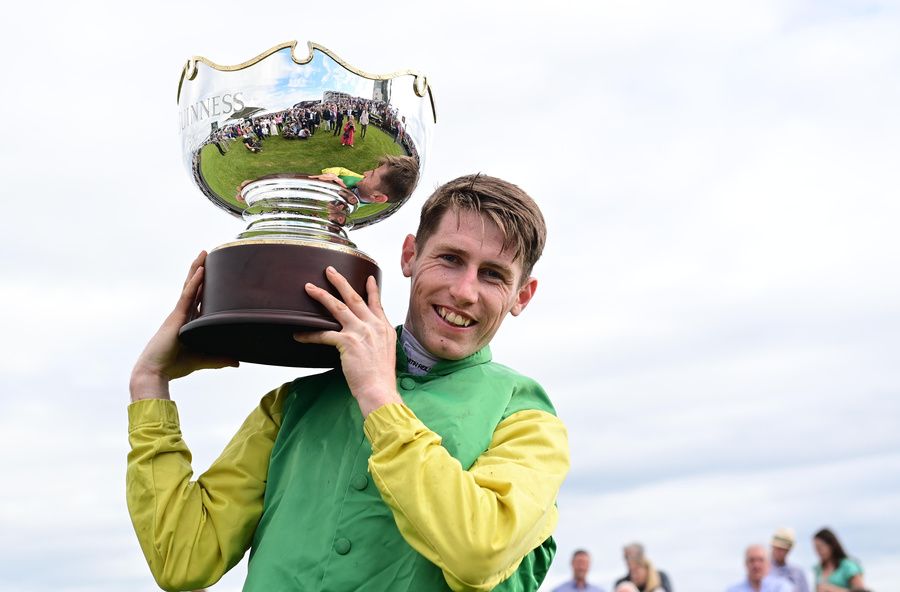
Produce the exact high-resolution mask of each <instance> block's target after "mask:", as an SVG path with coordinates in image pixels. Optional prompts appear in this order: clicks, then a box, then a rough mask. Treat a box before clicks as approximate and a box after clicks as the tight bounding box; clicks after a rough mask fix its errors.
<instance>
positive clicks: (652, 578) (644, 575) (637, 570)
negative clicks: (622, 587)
mask: <svg viewBox="0 0 900 592" xmlns="http://www.w3.org/2000/svg"><path fill="white" fill-rule="evenodd" d="M628 568H629V569H628V571H629V574H630V579H631V582H632V583H633V584H634V586H635V587H636V588H637V589H638V590H639V592H667V590H666V589H665V588H663V585H662V579H661V578H660V577H659V572H658V571H656V568H655V567H653V563H651V562H650V560H649V559H647V558H646V557H642V558H640V559H638V560H637V561H635V562H634V563H629V566H628Z"/></svg>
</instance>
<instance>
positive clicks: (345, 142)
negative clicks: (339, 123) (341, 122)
mask: <svg viewBox="0 0 900 592" xmlns="http://www.w3.org/2000/svg"><path fill="white" fill-rule="evenodd" d="M354 133H356V126H354V125H353V117H352V116H350V117H348V118H347V125H345V126H344V133H343V134H342V135H341V146H353V135H354Z"/></svg>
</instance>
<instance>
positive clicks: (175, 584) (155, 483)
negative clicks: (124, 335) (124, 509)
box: [125, 385, 288, 590]
mask: <svg viewBox="0 0 900 592" xmlns="http://www.w3.org/2000/svg"><path fill="white" fill-rule="evenodd" d="M287 386H288V385H285V386H282V387H281V388H278V389H276V390H274V391H272V392H270V393H269V394H267V395H266V396H265V397H264V398H263V400H262V402H261V403H260V405H259V407H257V408H256V409H255V410H254V411H253V412H252V413H251V414H250V415H249V416H248V417H247V419H246V420H245V421H244V423H243V425H242V426H241V428H240V430H238V432H237V434H235V436H234V438H232V440H231V442H230V443H229V444H228V446H227V447H226V448H225V450H223V451H222V454H221V455H220V456H219V458H218V459H216V461H215V462H214V463H213V464H212V466H210V468H209V470H208V471H206V472H205V473H203V474H202V475H201V476H200V477H199V478H198V479H197V480H196V481H191V476H192V475H193V469H192V468H191V453H190V451H189V450H188V448H187V445H186V444H185V442H184V440H183V439H182V437H181V429H180V427H179V422H178V410H177V408H176V407H175V403H174V402H173V401H167V400H161V399H151V400H144V401H137V402H135V403H132V404H131V405H130V406H129V407H128V429H129V434H128V440H129V442H130V444H131V452H130V453H129V455H128V469H127V472H126V477H125V489H126V498H127V501H128V512H129V514H131V521H132V523H133V524H134V530H135V532H136V533H137V536H138V540H139V541H140V544H141V549H142V550H143V551H144V556H145V557H146V558H147V563H148V564H149V565H150V571H151V572H152V573H153V577H154V578H155V579H156V582H157V583H158V584H159V586H160V587H161V588H163V589H164V590H189V589H190V590H192V589H195V588H202V587H204V586H209V585H211V584H213V583H215V582H217V581H218V580H219V578H221V577H222V575H223V574H224V573H225V572H226V571H228V570H229V569H231V568H232V567H233V566H234V565H235V564H236V563H237V562H238V561H240V559H241V557H243V555H244V552H246V550H247V548H248V547H249V546H250V542H251V540H252V538H253V532H254V530H255V529H256V525H257V523H258V522H259V518H260V515H261V514H262V507H263V496H264V494H265V489H266V477H267V474H268V470H269V456H270V454H271V451H272V446H273V444H274V442H275V436H276V435H277V434H278V428H279V427H280V425H281V413H282V405H283V398H284V395H285V394H286V393H287V392H288V389H287Z"/></svg>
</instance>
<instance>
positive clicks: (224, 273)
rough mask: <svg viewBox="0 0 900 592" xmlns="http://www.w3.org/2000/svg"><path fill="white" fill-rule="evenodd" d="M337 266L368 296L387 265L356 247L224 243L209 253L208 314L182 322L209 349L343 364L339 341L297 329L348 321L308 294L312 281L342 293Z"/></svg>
mask: <svg viewBox="0 0 900 592" xmlns="http://www.w3.org/2000/svg"><path fill="white" fill-rule="evenodd" d="M329 265H331V266H333V267H334V268H335V269H337V270H338V271H339V272H340V273H341V274H343V275H344V277H346V278H347V281H349V282H350V285H351V286H353V287H354V289H355V290H356V291H357V292H358V293H359V294H360V295H362V297H363V298H365V297H366V279H367V278H368V277H369V276H370V275H374V276H375V279H376V280H379V281H380V279H381V271H380V270H379V269H378V266H377V265H375V263H374V262H372V260H370V259H369V258H367V257H366V256H364V255H362V254H354V253H352V252H351V251H349V250H348V251H339V250H335V249H329V248H325V247H320V246H313V245H306V244H300V243H289V242H283V243H278V242H265V241H259V242H248V243H235V244H232V245H226V246H223V247H219V248H218V249H216V250H214V251H213V252H211V253H210V254H209V255H208V256H207V258H206V270H205V274H204V278H203V301H202V303H201V306H200V314H199V315H198V316H197V317H196V318H194V319H193V320H191V321H190V322H189V323H187V324H186V325H185V326H184V327H182V328H181V332H180V334H179V336H180V337H181V341H182V342H183V343H184V344H185V345H187V346H188V347H189V348H191V349H193V350H195V351H200V352H203V353H207V354H212V355H217V356H227V357H230V358H234V359H237V360H240V361H242V362H254V363H257V364H270V365H273V366H299V367H302V368H334V367H337V366H338V365H339V364H340V358H339V356H338V353H337V350H336V349H335V348H334V347H331V346H321V345H306V344H302V343H298V342H296V341H294V338H293V334H294V333H295V332H297V331H320V330H323V329H328V330H335V331H340V329H341V326H340V324H339V323H338V322H337V321H335V320H334V318H332V316H331V315H330V314H329V313H328V311H326V310H325V308H324V307H323V306H322V305H320V304H319V303H318V302H316V301H314V300H312V299H311V298H310V297H309V296H307V294H306V289H305V288H304V285H305V284H306V283H307V282H312V283H313V284H316V285H317V286H319V287H321V288H325V289H327V290H328V291H329V292H331V293H332V294H334V295H335V296H336V297H338V298H340V296H339V295H338V293H337V290H335V289H334V287H333V286H332V285H331V283H330V282H329V281H328V280H327V279H326V278H325V268H326V267H327V266H329Z"/></svg>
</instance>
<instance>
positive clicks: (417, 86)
mask: <svg viewBox="0 0 900 592" xmlns="http://www.w3.org/2000/svg"><path fill="white" fill-rule="evenodd" d="M298 43H299V42H298V41H296V40H294V41H285V42H284V43H279V44H278V45H276V46H274V47H272V48H270V49H267V50H266V51H264V52H262V53H261V54H259V55H257V56H255V57H253V58H250V59H249V60H247V61H246V62H241V63H240V64H237V65H234V66H223V65H222V64H217V63H215V62H213V61H212V60H210V59H207V58H205V57H203V56H191V57H190V58H188V60H187V62H186V63H185V65H184V68H182V70H181V78H180V79H179V80H178V93H177V95H176V97H175V102H176V104H177V103H178V102H179V101H180V100H181V89H182V87H183V86H184V81H185V80H194V78H196V77H197V73H198V70H197V64H198V63H203V64H206V65H207V66H209V67H210V68H213V69H214V70H219V71H220V72H236V71H238V70H243V69H245V68H249V67H250V66H253V65H254V64H257V63H259V62H261V61H262V60H264V59H266V58H267V57H269V56H270V55H272V54H274V53H276V52H278V51H281V50H282V49H287V48H290V49H291V59H292V60H294V63H295V64H297V65H298V66H302V65H303V64H308V63H309V62H310V61H312V59H313V57H315V56H314V55H313V53H314V52H315V51H316V50H318V51H320V52H322V53H323V54H325V55H327V56H328V57H330V58H331V59H333V60H334V61H335V62H337V63H338V64H340V65H341V66H342V67H343V68H345V69H346V70H349V71H350V72H352V73H354V74H356V75H357V76H361V77H363V78H367V79H369V80H392V79H394V78H399V77H401V76H412V77H413V92H415V93H416V96H418V97H423V98H424V97H425V95H426V94H427V95H428V102H429V103H430V104H431V116H432V119H433V120H434V123H437V110H436V109H435V107H434V95H433V94H432V93H431V85H430V84H429V83H428V78H427V77H426V76H425V75H424V74H422V73H421V72H419V71H417V70H410V69H406V70H397V71H395V72H390V73H388V74H371V73H369V72H365V71H364V70H360V69H359V68H356V67H354V66H351V65H350V64H349V63H347V62H346V61H344V60H343V59H341V58H340V57H338V55H337V54H335V53H334V52H333V51H331V50H330V49H328V48H327V47H325V46H323V45H320V44H318V43H315V42H314V41H308V42H307V43H306V46H307V48H308V50H309V54H308V55H307V56H306V57H304V58H302V59H298V57H297V46H298Z"/></svg>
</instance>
